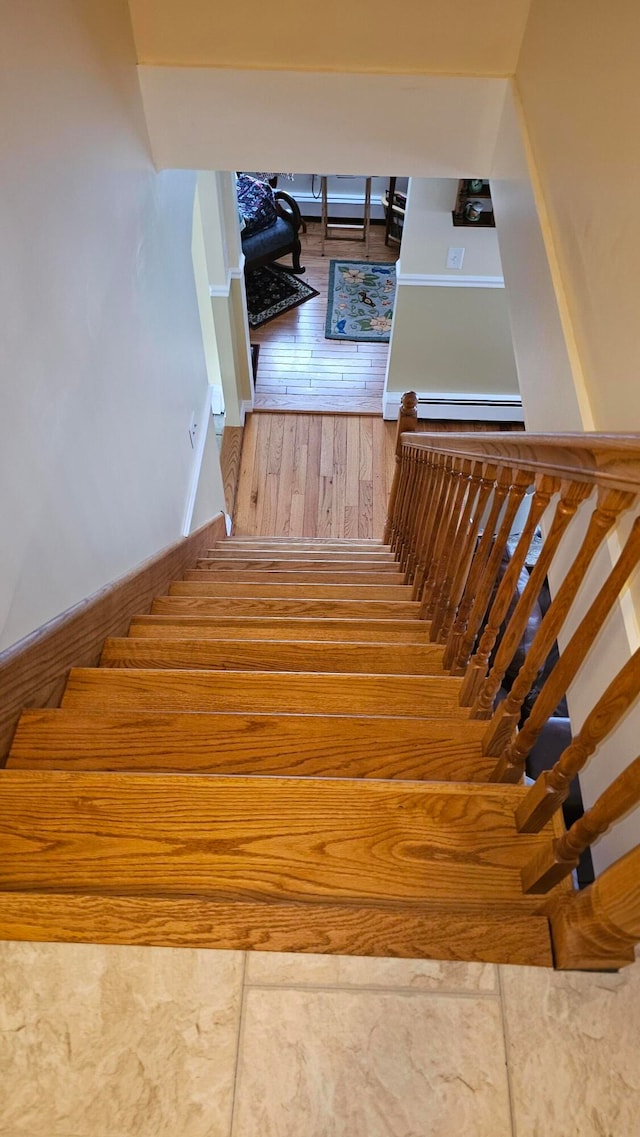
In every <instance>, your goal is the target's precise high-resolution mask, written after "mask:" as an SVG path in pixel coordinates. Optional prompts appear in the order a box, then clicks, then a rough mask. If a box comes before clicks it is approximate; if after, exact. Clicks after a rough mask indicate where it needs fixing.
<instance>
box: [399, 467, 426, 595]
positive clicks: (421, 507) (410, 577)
mask: <svg viewBox="0 0 640 1137" xmlns="http://www.w3.org/2000/svg"><path fill="white" fill-rule="evenodd" d="M417 458H418V486H417V491H416V492H417V497H418V500H417V502H416V512H415V524H414V526H413V530H412V535H411V542H410V547H409V555H408V557H407V564H406V570H405V571H406V573H407V582H408V583H409V584H412V583H413V581H414V579H415V572H416V562H417V559H418V556H419V552H418V546H419V541H420V535H421V533H422V527H423V525H424V518H425V514H426V512H427V510H428V508H429V495H430V493H431V479H432V474H433V462H432V455H431V454H430V453H429V451H427V450H419V451H418V452H417Z"/></svg>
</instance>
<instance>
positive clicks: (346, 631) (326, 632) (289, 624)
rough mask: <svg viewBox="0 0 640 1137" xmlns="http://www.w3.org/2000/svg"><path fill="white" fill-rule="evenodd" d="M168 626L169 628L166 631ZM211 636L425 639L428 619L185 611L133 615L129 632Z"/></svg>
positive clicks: (289, 638)
mask: <svg viewBox="0 0 640 1137" xmlns="http://www.w3.org/2000/svg"><path fill="white" fill-rule="evenodd" d="M169 629H170V631H169ZM167 634H170V635H171V636H172V637H180V638H182V637H185V638H189V639H190V638H191V637H192V636H196V637H198V638H204V637H209V636H210V637H212V638H213V639H218V638H220V639H223V638H228V639H233V640H236V639H265V640H271V639H279V640H292V641H294V642H295V641H306V639H307V638H309V639H312V640H316V641H317V640H325V641H328V642H338V643H339V642H344V643H347V642H354V641H358V642H366V643H381V642H384V643H386V642H388V640H389V639H390V638H393V641H394V643H396V644H402V643H419V644H423V643H428V642H429V623H428V622H427V621H425V620H393V619H390V620H358V619H334V618H332V617H326V618H324V619H322V618H317V617H316V618H309V619H305V618H304V617H300V616H280V617H278V616H202V615H189V614H187V613H185V614H182V615H181V614H180V613H175V614H174V615H167V616H162V615H143V616H134V617H133V620H132V622H131V625H130V627H129V635H135V636H149V637H154V638H156V637H158V636H160V637H162V636H165V635H167Z"/></svg>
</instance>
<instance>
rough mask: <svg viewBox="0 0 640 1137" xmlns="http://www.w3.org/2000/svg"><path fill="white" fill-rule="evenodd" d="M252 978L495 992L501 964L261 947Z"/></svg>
mask: <svg viewBox="0 0 640 1137" xmlns="http://www.w3.org/2000/svg"><path fill="white" fill-rule="evenodd" d="M247 982H248V983H257V984H276V985H282V986H285V987H286V986H290V987H410V988H413V989H414V990H423V991H481V992H491V991H495V990H496V969H495V967H493V965H492V964H489V963H453V962H448V961H441V960H431V959H368V958H364V957H362V956H359V957H358V956H348V955H295V954H293V953H291V954H290V953H284V952H270V951H261V952H258V951H257V952H251V953H250V954H249V955H248V956H247Z"/></svg>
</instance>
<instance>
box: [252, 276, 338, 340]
mask: <svg viewBox="0 0 640 1137" xmlns="http://www.w3.org/2000/svg"><path fill="white" fill-rule="evenodd" d="M245 280H246V289H247V315H248V317H249V327H250V328H261V327H262V325H263V324H268V323H269V321H270V320H275V318H276V316H281V315H282V314H283V312H288V311H289V309H290V308H297V306H298V304H304V302H305V300H311V298H312V297H313V296H319V295H320V293H319V292H317V291H316V289H315V288H312V287H311V285H310V284H307V283H306V281H304V280H300V279H299V278H298V277H296V276H294V275H293V273H291V272H288V271H287V269H284V268H280V267H279V266H275V265H273V266H272V265H265V266H263V267H261V268H256V269H253V270H252V271H250V272H248V273H247V274H246V277H245Z"/></svg>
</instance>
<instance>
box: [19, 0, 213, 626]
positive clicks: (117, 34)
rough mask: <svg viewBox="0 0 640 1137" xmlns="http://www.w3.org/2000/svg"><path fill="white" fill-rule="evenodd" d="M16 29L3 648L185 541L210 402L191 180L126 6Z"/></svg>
mask: <svg viewBox="0 0 640 1137" xmlns="http://www.w3.org/2000/svg"><path fill="white" fill-rule="evenodd" d="M3 17H4V18H3V35H2V38H1V41H0V65H1V67H2V73H3V95H4V97H5V108H4V116H3V120H4V128H3V142H2V148H1V150H0V185H1V186H2V192H1V199H0V210H1V212H0V227H1V230H2V247H3V265H2V268H3V271H2V274H1V282H0V303H1V305H2V312H3V332H2V336H1V339H0V352H1V357H2V363H1V366H2V377H3V378H2V388H1V390H0V408H1V413H0V485H1V487H2V493H1V497H0V526H1V532H2V545H1V561H2V567H1V570H0V648H4V647H6V646H8V645H10V644H12V643H14V642H16V641H17V640H18V639H20V638H21V637H23V636H24V635H26V634H27V633H29V632H30V631H32V630H33V629H35V628H37V627H39V626H40V625H41V624H43V623H44V622H45V621H47V620H48V619H50V618H52V617H53V616H55V615H57V614H58V613H60V612H61V611H63V610H65V609H66V608H68V607H70V606H71V605H73V604H75V603H77V602H78V601H80V600H82V599H83V598H84V597H86V596H88V595H90V594H92V593H94V592H95V591H96V590H97V589H98V588H100V587H101V586H103V585H105V584H107V583H109V582H110V581H112V580H114V579H116V578H118V577H119V576H121V575H123V574H125V573H127V572H128V571H130V570H131V569H132V568H134V567H135V566H137V565H138V564H140V563H141V562H142V561H144V560H145V559H146V558H148V557H149V556H151V555H153V554H154V553H156V552H157V551H158V550H160V549H162V548H165V547H166V546H168V545H170V544H171V543H172V542H174V541H176V540H177V539H178V538H179V536H180V534H181V531H182V526H183V522H184V515H185V506H186V503H187V500H188V496H189V492H190V489H191V488H192V486H193V480H194V450H193V449H192V447H191V443H190V441H189V433H188V428H189V423H190V419H191V415H192V414H193V412H194V411H198V412H199V411H200V410H201V408H202V406H203V402H204V400H205V397H206V392H207V373H206V367H205V360H204V352H203V346H202V337H201V332H200V327H199V319H198V308H197V303H196V294H195V286H194V277H193V267H192V261H191V231H192V230H191V227H192V211H193V200H194V184H195V179H194V175H192V174H190V173H185V172H182V171H170V172H167V173H162V174H158V173H157V172H156V171H155V169H154V167H153V164H152V160H151V157H150V153H149V145H148V138H147V134H146V128H145V123H144V116H143V113H142V107H141V101H140V95H139V88H138V84H137V79H136V68H135V52H134V47H133V40H132V35H131V28H130V22H129V19H130V18H129V12H128V7H127V4H126V0H113V2H112V3H110V4H107V5H105V4H104V3H101V2H100V0H60V2H59V3H57V4H55V5H52V4H50V3H49V2H48V0H25V2H24V3H21V4H19V5H9V6H7V5H5V6H4V9H3ZM221 508H224V505H223V502H222V501H221V502H220V503H218V504H217V509H221Z"/></svg>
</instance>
